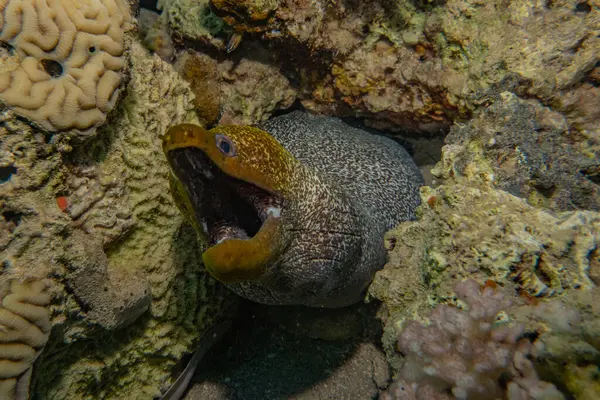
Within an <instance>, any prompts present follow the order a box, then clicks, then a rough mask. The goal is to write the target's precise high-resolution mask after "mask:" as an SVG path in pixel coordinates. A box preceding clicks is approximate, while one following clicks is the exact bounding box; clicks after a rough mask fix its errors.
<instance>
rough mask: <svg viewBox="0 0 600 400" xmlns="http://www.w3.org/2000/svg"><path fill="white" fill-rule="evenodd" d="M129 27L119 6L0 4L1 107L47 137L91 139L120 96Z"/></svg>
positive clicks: (19, 0) (99, 1)
mask: <svg viewBox="0 0 600 400" xmlns="http://www.w3.org/2000/svg"><path fill="white" fill-rule="evenodd" d="M129 20H130V14H129V9H128V4H127V3H125V2H123V1H122V0H93V1H86V2H81V1H74V0H69V1H52V2H45V1H44V2H34V1H32V0H5V1H2V2H0V42H1V43H2V44H4V46H5V48H4V52H5V53H6V52H8V57H7V58H6V59H5V60H4V61H5V62H3V63H2V64H0V67H1V68H0V100H2V102H3V103H4V104H5V105H6V106H8V107H9V108H10V109H12V110H13V111H14V112H16V113H17V114H19V115H22V116H24V117H26V118H28V119H29V120H31V121H32V122H34V123H35V124H37V125H39V126H40V127H42V128H44V129H46V130H48V131H66V130H75V131H78V132H79V133H82V134H90V133H93V132H94V131H95V129H96V128H97V127H98V126H100V125H102V124H103V123H104V122H105V120H106V115H107V114H108V112H109V111H111V110H112V109H113V107H114V106H115V104H116V101H117V99H118V97H119V87H120V85H121V80H122V77H123V68H124V65H125V53H126V49H125V39H124V30H125V29H126V28H127V27H126V24H127V22H128V21H129Z"/></svg>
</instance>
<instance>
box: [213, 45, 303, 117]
mask: <svg viewBox="0 0 600 400" xmlns="http://www.w3.org/2000/svg"><path fill="white" fill-rule="evenodd" d="M253 53H254V56H253V59H250V58H242V59H241V60H240V61H239V62H234V61H232V60H226V61H223V62H222V63H220V65H219V70H220V71H221V75H222V80H223V84H222V88H221V93H222V95H221V96H222V97H221V98H222V100H221V101H222V105H223V106H222V111H221V118H220V120H219V122H220V123H221V124H259V123H261V122H264V121H266V120H267V119H268V118H269V117H270V116H271V115H272V114H273V112H275V111H277V110H282V109H286V108H289V107H290V106H291V105H292V104H293V103H294V101H295V100H296V96H297V91H296V89H295V88H294V86H293V85H292V84H291V82H290V81H289V80H288V79H287V78H286V77H285V75H284V74H282V73H281V71H280V70H279V69H278V68H277V67H276V66H275V65H273V63H270V62H268V61H266V60H265V58H266V55H265V50H264V49H260V48H255V49H254V51H253Z"/></svg>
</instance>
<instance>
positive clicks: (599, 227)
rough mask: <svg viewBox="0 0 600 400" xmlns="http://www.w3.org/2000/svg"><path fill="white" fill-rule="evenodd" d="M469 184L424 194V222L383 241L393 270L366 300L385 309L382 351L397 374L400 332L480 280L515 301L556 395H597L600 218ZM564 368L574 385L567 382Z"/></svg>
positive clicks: (427, 190) (379, 277) (381, 275)
mask: <svg viewBox="0 0 600 400" xmlns="http://www.w3.org/2000/svg"><path fill="white" fill-rule="evenodd" d="M464 184H465V181H464V180H460V179H456V181H453V182H452V184H451V185H447V186H446V185H444V186H440V187H438V188H436V189H432V188H428V187H423V188H422V189H421V196H422V205H421V208H420V210H419V211H418V221H415V222H409V223H405V224H401V225H400V226H398V228H396V229H395V230H392V231H391V232H389V233H388V234H387V236H386V243H387V246H388V248H389V262H388V264H387V265H386V266H385V267H384V269H383V270H382V271H379V272H378V273H377V274H376V275H375V279H374V281H373V283H372V284H371V286H370V288H369V295H370V296H372V297H375V298H377V299H380V300H381V301H383V303H384V306H383V308H382V309H381V311H380V314H381V317H382V319H383V320H384V322H385V332H384V335H383V343H384V347H385V348H386V351H387V354H388V359H389V361H390V362H391V365H392V367H393V368H394V369H395V370H396V371H399V370H400V369H401V368H402V365H403V358H402V357H401V355H400V354H399V353H397V352H396V351H395V350H394V345H395V342H396V337H397V335H398V333H399V332H400V331H402V329H403V324H405V323H406V321H407V320H410V319H416V320H421V321H422V320H423V317H424V316H425V315H427V314H428V312H429V310H430V309H431V308H432V307H433V306H435V305H436V304H439V303H443V302H449V301H451V298H452V292H453V290H452V288H453V287H454V285H455V283H456V282H457V281H461V280H463V279H465V278H474V279H476V280H477V281H478V282H488V281H489V282H491V283H492V284H493V282H497V283H498V284H500V285H502V286H505V287H506V288H507V290H506V291H505V292H504V293H505V294H506V293H514V295H515V297H514V298H511V300H512V301H513V304H515V307H513V308H511V310H510V312H511V315H512V316H513V317H514V320H515V321H516V322H518V323H522V324H523V325H524V327H525V332H530V333H531V332H536V335H539V337H538V338H537V340H536V341H535V342H534V348H533V349H531V350H527V351H528V352H529V351H530V352H531V354H532V355H534V356H535V359H536V362H535V363H536V369H539V370H540V373H541V372H543V376H544V380H549V379H550V378H551V379H550V380H551V381H552V383H554V384H555V385H557V387H559V388H560V390H565V391H569V392H571V393H576V392H580V393H584V392H586V391H588V392H591V393H594V395H597V392H594V390H595V389H594V384H595V383H594V382H595V379H596V378H594V376H593V375H592V374H590V373H589V372H588V370H587V369H585V368H594V367H593V366H594V365H595V364H596V363H597V362H598V360H599V359H600V358H599V356H600V352H599V349H600V347H599V345H600V344H599V343H598V341H597V340H596V339H594V337H596V336H597V335H599V334H600V326H599V325H598V322H597V321H598V320H599V319H598V318H599V317H600V313H599V312H598V310H597V307H596V306H595V305H594V306H590V305H592V304H595V302H597V300H596V299H597V297H598V295H599V294H600V293H599V291H598V288H597V286H596V284H595V283H594V280H592V279H596V278H595V277H597V274H598V272H597V271H598V268H599V266H600V253H599V252H598V243H600V215H598V213H596V212H592V211H570V212H563V213H559V214H553V213H551V212H549V211H548V210H541V209H538V208H536V207H533V206H530V205H528V204H527V203H526V202H525V201H524V200H523V199H520V198H518V197H515V196H512V195H510V194H508V193H506V192H503V191H501V190H496V189H492V188H490V187H488V186H486V185H482V186H480V187H469V186H465V185H464ZM561 295H562V296H561ZM516 305H519V307H516ZM546 310H553V311H546ZM558 310H562V311H561V312H560V313H559V312H557V311H558ZM584 316H585V317H584ZM577 320H581V321H584V320H585V321H589V322H588V323H586V324H580V323H577V322H576V321H577ZM566 343H569V345H566ZM566 367H568V369H569V370H571V371H573V374H574V376H576V378H571V377H569V376H567V375H565V374H564V370H565V368H566ZM548 377H549V378H548ZM423 390H425V389H423ZM588 398H593V397H588Z"/></svg>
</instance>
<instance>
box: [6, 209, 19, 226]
mask: <svg viewBox="0 0 600 400" xmlns="http://www.w3.org/2000/svg"><path fill="white" fill-rule="evenodd" d="M2 217H3V218H4V220H5V221H6V222H12V223H13V224H15V225H19V224H20V223H21V218H22V217H23V214H21V213H20V212H17V211H8V210H7V211H3V212H2Z"/></svg>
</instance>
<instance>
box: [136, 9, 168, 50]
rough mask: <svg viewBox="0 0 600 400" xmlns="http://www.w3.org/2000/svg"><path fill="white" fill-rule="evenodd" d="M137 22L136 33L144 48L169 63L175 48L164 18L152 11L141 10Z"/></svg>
mask: <svg viewBox="0 0 600 400" xmlns="http://www.w3.org/2000/svg"><path fill="white" fill-rule="evenodd" d="M137 20H138V32H139V34H140V37H141V38H142V43H143V44H144V46H145V47H146V48H147V49H148V50H150V51H152V52H155V53H156V54H158V56H159V57H160V58H162V59H163V60H164V61H167V62H168V61H171V60H172V59H173V56H174V55H175V47H174V45H173V41H172V39H171V35H170V34H169V31H168V26H167V24H166V21H165V18H164V17H162V16H161V15H160V14H158V13H156V12H154V11H150V10H148V9H146V8H142V9H140V15H139V16H138V18H137Z"/></svg>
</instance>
